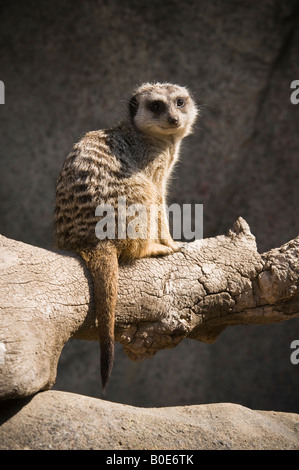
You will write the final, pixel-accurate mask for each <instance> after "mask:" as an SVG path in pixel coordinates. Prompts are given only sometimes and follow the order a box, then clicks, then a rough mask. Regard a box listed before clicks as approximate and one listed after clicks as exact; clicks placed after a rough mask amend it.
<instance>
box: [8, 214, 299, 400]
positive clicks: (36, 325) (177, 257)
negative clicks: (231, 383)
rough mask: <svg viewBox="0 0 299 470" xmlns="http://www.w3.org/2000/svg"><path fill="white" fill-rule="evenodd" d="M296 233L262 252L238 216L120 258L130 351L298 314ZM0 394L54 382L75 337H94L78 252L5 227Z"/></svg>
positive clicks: (119, 323)
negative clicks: (224, 229)
mask: <svg viewBox="0 0 299 470" xmlns="http://www.w3.org/2000/svg"><path fill="white" fill-rule="evenodd" d="M298 253H299V237H297V238H296V239H294V240H292V241H290V242H288V243H286V244H285V245H283V246H281V247H280V248H276V249H273V250H271V251H269V252H267V253H263V254H259V253H258V252H257V247H256V243H255V238H254V236H253V235H252V234H251V232H250V229H249V227H248V225H247V223H246V222H245V221H244V220H243V219H242V218H239V219H238V220H237V221H236V223H235V225H234V227H233V229H232V230H230V231H229V232H228V234H227V235H226V236H224V235H223V236H217V237H215V238H210V239H204V240H198V241H195V242H193V243H189V244H185V245H184V247H183V248H182V251H181V252H179V253H175V254H173V255H170V256H166V257H161V258H150V259H142V260H137V261H134V262H131V263H129V264H127V265H123V266H121V269H120V281H119V295H118V304H117V314H116V325H115V334H116V340H117V341H120V342H121V343H122V344H123V346H124V349H125V351H126V353H127V354H128V356H129V357H130V358H131V359H134V360H141V359H144V358H146V357H151V356H152V355H153V354H155V353H156V352H157V351H158V350H159V349H164V348H172V347H175V346H176V345H177V344H178V343H179V342H180V341H182V339H184V338H186V337H188V338H192V339H197V340H199V341H204V342H207V343H210V342H213V341H215V339H216V338H217V336H218V335H219V334H220V333H221V332H222V331H223V330H224V329H225V328H226V327H227V326H229V325H239V324H253V323H255V324H257V323H263V324H265V323H273V322H279V321H284V320H288V319H290V318H294V317H296V316H298V315H299V289H298V284H299V283H298V279H299V262H298ZM0 299H1V300H0V312H1V323H0V374H1V380H0V397H1V398H2V399H3V398H13V397H22V396H27V395H31V394H33V393H35V392H37V391H39V390H45V389H48V388H50V387H51V386H52V385H53V383H54V382H55V378H56V369H57V362H58V359H59V356H60V354H61V351H62V348H63V346H64V344H65V343H66V342H67V341H68V339H70V338H71V337H75V338H79V339H89V340H96V339H97V332H96V328H95V318H94V304H93V295H92V282H91V278H90V276H89V274H88V272H87V270H86V268H85V266H84V263H83V262H82V260H81V259H80V257H79V256H76V255H74V254H69V253H66V252H64V253H62V252H54V251H47V250H44V249H41V248H37V247H34V246H30V245H26V244H24V243H21V242H17V241H14V240H9V239H7V238H5V237H0Z"/></svg>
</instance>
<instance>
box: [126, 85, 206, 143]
mask: <svg viewBox="0 0 299 470" xmlns="http://www.w3.org/2000/svg"><path fill="white" fill-rule="evenodd" d="M129 109H130V115H131V118H132V120H133V122H134V124H135V126H136V127H137V129H139V130H140V131H141V132H144V133H146V134H148V135H151V136H159V137H163V136H169V135H173V136H177V137H179V138H183V137H185V136H186V135H188V134H190V133H191V131H192V125H193V124H194V122H195V119H196V116H197V108H196V105H195V103H194V101H193V99H192V98H191V96H190V93H189V92H188V90H187V89H186V88H184V87H181V86H178V85H172V84H170V83H156V84H150V83H145V84H144V85H141V87H139V88H138V89H137V90H136V92H135V94H134V95H133V97H132V98H131V101H130V105H129Z"/></svg>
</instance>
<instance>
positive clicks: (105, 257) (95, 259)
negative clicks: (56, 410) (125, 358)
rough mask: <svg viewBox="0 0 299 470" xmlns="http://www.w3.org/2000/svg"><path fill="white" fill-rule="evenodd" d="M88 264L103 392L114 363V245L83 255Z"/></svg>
mask: <svg viewBox="0 0 299 470" xmlns="http://www.w3.org/2000/svg"><path fill="white" fill-rule="evenodd" d="M83 258H84V259H85V261H86V262H87V267H88V268H89V270H90V272H91V275H92V278H93V283H94V297H95V305H96V318H97V322H98V335H99V342H100V349H101V378H102V386H103V392H105V388H106V385H107V383H108V381H109V377H110V374H111V371H112V367H113V362H114V320H115V308H116V302H117V286H118V257H117V251H116V248H115V247H114V246H113V245H109V246H108V244H107V246H105V247H104V246H101V245H100V246H99V247H98V248H97V249H96V250H94V251H90V252H89V253H88V256H86V255H85V256H83Z"/></svg>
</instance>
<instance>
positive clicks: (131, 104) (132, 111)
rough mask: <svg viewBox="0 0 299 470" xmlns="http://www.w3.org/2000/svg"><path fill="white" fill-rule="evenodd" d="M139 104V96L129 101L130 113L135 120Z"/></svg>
mask: <svg viewBox="0 0 299 470" xmlns="http://www.w3.org/2000/svg"><path fill="white" fill-rule="evenodd" d="M138 104H139V103H138V100H137V95H134V96H132V98H131V99H130V101H129V111H130V116H131V118H132V119H134V117H135V116H136V114H137V111H138Z"/></svg>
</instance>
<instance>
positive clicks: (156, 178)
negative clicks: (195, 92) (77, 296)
mask: <svg viewBox="0 0 299 470" xmlns="http://www.w3.org/2000/svg"><path fill="white" fill-rule="evenodd" d="M196 115H197V109H196V106H195V104H194V101H193V100H192V98H191V96H190V94H189V92H188V91H187V89H186V88H183V87H179V86H177V85H172V84H169V83H162V84H161V83H156V84H150V83H146V84H143V85H142V86H141V87H139V88H138V89H137V90H136V91H135V92H134V94H133V95H132V98H131V100H130V104H129V114H128V118H127V119H125V120H124V121H123V122H121V123H120V124H118V125H116V126H115V127H113V128H112V129H107V130H100V131H93V132H89V133H87V134H86V135H85V137H83V139H82V140H81V141H80V142H78V143H77V144H76V145H75V146H74V149H73V151H72V152H71V153H70V154H69V155H68V157H67V158H66V161H65V163H64V166H63V168H62V171H61V174H60V177H59V179H58V182H57V188H56V208H55V234H56V244H57V246H58V247H59V248H62V249H67V250H72V251H76V252H79V253H80V254H81V256H82V257H83V259H84V260H85V262H86V264H87V266H88V268H89V270H90V272H91V274H92V277H93V282H94V295H95V302H96V318H97V321H98V331H99V340H100V345H101V374H102V383H103V388H105V386H106V383H107V381H108V379H109V376H110V372H111V369H112V365H113V356H114V316H115V307H116V301H117V284H118V262H119V260H120V261H121V260H123V261H125V260H131V259H134V258H142V257H148V256H159V255H167V254H169V253H172V252H174V251H176V250H178V249H179V248H178V246H177V244H176V243H175V242H174V241H173V239H172V238H171V235H170V233H169V228H168V221H167V219H166V214H165V199H166V192H167V184H168V181H169V177H170V174H171V172H172V169H173V166H174V164H175V162H176V161H177V159H178V154H179V148H180V143H181V140H182V139H183V137H185V136H186V135H188V134H190V133H191V129H192V125H193V123H194V121H195V118H196ZM119 197H125V198H126V205H127V207H129V206H130V205H131V204H142V206H144V207H145V208H146V211H147V213H149V210H150V206H151V205H155V206H156V207H158V208H159V210H158V211H157V217H156V218H155V219H154V220H151V224H156V227H153V225H150V224H149V222H145V225H146V226H145V227H140V229H143V230H145V232H146V237H145V238H142V237H137V238H134V239H131V238H128V237H127V238H125V239H119V238H118V232H117V230H116V238H115V239H105V240H99V239H98V238H97V237H96V234H95V227H96V224H97V222H98V218H97V217H96V216H95V209H96V207H97V206H99V205H103V204H110V205H111V206H113V207H114V209H115V211H116V218H117V219H118V217H120V216H121V214H119V212H118V211H121V210H122V209H121V207H119V206H118V201H119V199H118V198H119ZM147 220H149V219H147ZM129 221H130V218H128V222H129ZM153 228H156V233H157V237H156V238H153V237H151V233H152V232H151V230H153Z"/></svg>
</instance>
